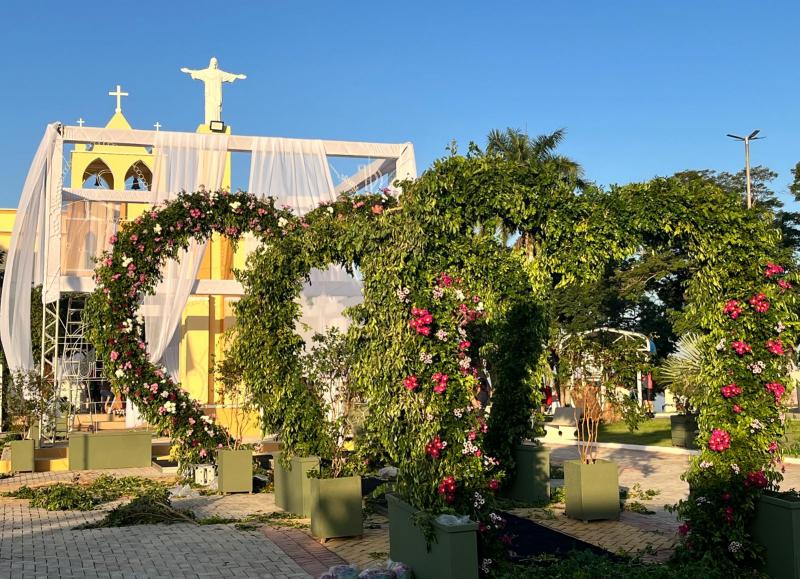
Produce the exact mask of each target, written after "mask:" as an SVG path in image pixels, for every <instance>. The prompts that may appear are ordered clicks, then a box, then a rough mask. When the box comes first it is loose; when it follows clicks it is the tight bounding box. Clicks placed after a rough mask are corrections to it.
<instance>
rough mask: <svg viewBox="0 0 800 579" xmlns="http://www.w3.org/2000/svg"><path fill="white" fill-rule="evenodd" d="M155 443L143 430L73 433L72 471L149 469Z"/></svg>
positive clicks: (71, 440) (70, 437)
mask: <svg viewBox="0 0 800 579" xmlns="http://www.w3.org/2000/svg"><path fill="white" fill-rule="evenodd" d="M152 440H153V437H152V435H151V434H150V433H149V432H147V431H143V430H142V431H129V430H128V431H120V432H97V433H94V434H91V433H86V432H82V433H73V434H70V435H69V470H93V469H100V468H143V467H148V466H150V465H151V464H152V461H153V458H152V454H153V453H152Z"/></svg>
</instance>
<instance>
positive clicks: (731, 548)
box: [728, 541, 742, 553]
mask: <svg viewBox="0 0 800 579" xmlns="http://www.w3.org/2000/svg"><path fill="white" fill-rule="evenodd" d="M741 548H742V544H741V543H740V542H739V541H731V544H730V545H728V551H730V552H731V553H735V552H736V551H738V550H739V549H741Z"/></svg>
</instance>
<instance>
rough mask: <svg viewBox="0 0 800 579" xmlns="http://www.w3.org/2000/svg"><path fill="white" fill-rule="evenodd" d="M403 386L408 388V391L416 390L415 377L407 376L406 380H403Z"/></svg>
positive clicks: (417, 383)
mask: <svg viewBox="0 0 800 579" xmlns="http://www.w3.org/2000/svg"><path fill="white" fill-rule="evenodd" d="M403 386H405V387H406V388H408V390H410V391H413V390H416V389H417V387H418V386H419V382H418V380H417V377H416V376H414V375H413V374H412V375H411V376H407V377H406V379H405V380H403Z"/></svg>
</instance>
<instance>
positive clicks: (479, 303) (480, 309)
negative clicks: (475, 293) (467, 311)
mask: <svg viewBox="0 0 800 579" xmlns="http://www.w3.org/2000/svg"><path fill="white" fill-rule="evenodd" d="M475 311H476V312H482V311H483V302H478V305H477V306H475Z"/></svg>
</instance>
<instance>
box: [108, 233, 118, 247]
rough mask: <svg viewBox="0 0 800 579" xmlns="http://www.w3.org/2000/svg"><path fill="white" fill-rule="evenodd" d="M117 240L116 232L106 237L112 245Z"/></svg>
mask: <svg viewBox="0 0 800 579" xmlns="http://www.w3.org/2000/svg"><path fill="white" fill-rule="evenodd" d="M116 242H117V234H116V233H115V234H114V235H112V236H111V237H109V238H108V243H109V244H111V245H114V244H115V243H116Z"/></svg>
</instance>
